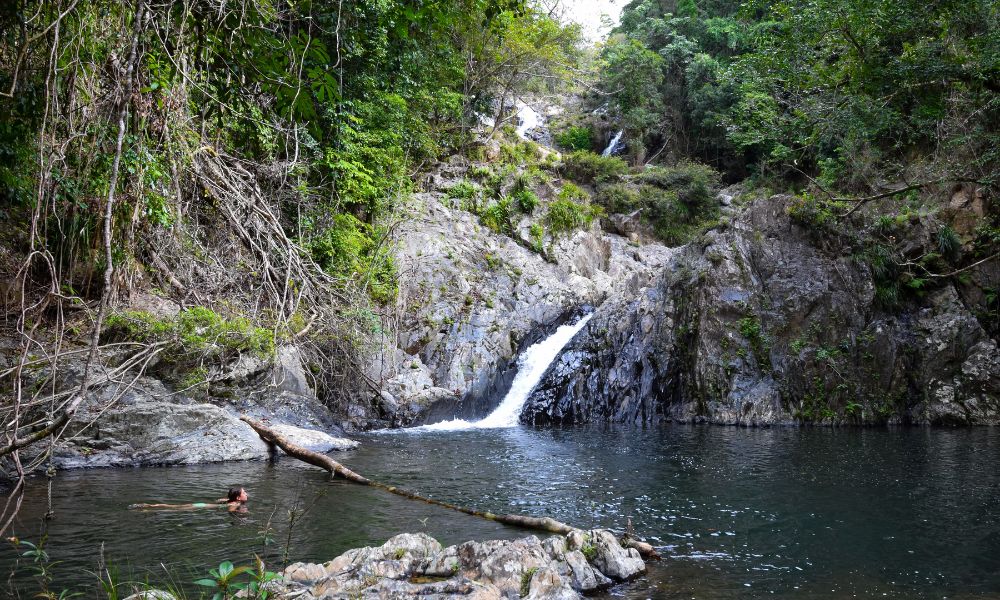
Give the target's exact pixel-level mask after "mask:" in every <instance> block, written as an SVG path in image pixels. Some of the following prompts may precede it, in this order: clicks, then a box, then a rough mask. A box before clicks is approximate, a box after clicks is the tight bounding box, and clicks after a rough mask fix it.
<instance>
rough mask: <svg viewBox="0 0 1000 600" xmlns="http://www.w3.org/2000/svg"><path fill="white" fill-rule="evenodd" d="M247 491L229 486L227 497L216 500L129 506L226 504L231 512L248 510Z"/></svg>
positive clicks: (177, 507) (179, 507)
mask: <svg viewBox="0 0 1000 600" xmlns="http://www.w3.org/2000/svg"><path fill="white" fill-rule="evenodd" d="M249 499H250V498H249V496H247V491H246V490H245V489H243V488H242V487H232V488H229V494H228V495H227V496H226V497H225V498H219V499H218V500H216V501H215V502H194V503H191V504H130V505H129V508H135V509H139V510H146V509H166V510H190V509H195V508H219V507H222V506H225V507H226V509H227V510H229V512H246V503H247V500H249Z"/></svg>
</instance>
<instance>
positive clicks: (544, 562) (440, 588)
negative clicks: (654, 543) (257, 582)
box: [275, 529, 645, 600]
mask: <svg viewBox="0 0 1000 600" xmlns="http://www.w3.org/2000/svg"><path fill="white" fill-rule="evenodd" d="M588 557H589V560H588ZM644 571H645V565H644V564H643V562H642V559H641V558H639V556H638V553H637V552H636V551H635V550H633V549H625V548H622V547H621V545H620V544H619V543H618V540H617V538H616V537H615V536H614V534H612V533H611V532H609V531H607V530H602V529H596V530H593V531H589V532H583V531H574V532H573V533H571V534H570V535H568V536H565V537H559V536H554V537H550V538H548V539H546V540H545V541H540V540H539V539H538V538H537V537H535V536H529V537H526V538H522V539H519V540H491V541H486V542H465V543H464V544H458V545H455V546H449V547H447V548H442V547H441V544H439V543H438V542H437V540H435V539H434V538H432V537H430V536H428V535H426V534H423V533H417V534H401V535H398V536H396V537H393V538H391V539H390V540H388V541H387V542H386V543H385V544H383V545H381V546H378V547H369V548H358V549H355V550H349V551H347V552H345V553H344V554H342V555H340V556H338V557H337V558H335V559H333V560H332V561H330V562H328V563H325V564H322V565H319V564H308V563H295V564H293V565H291V566H289V567H288V568H287V569H285V571H284V578H283V579H282V581H281V582H279V583H278V585H276V586H275V587H276V589H275V591H277V592H278V597H279V598H286V599H288V600H291V599H292V598H301V599H302V600H313V599H317V600H318V599H324V600H334V599H339V598H345V599H346V598H478V599H484V600H485V599H494V598H495V599H501V598H504V599H506V598H522V597H527V598H533V599H535V600H571V599H577V598H581V595H580V594H581V593H585V592H591V591H594V590H597V589H601V588H604V587H607V586H609V585H611V584H612V583H613V582H614V581H624V580H626V579H630V578H632V577H635V576H636V575H638V574H640V573H642V572H644Z"/></svg>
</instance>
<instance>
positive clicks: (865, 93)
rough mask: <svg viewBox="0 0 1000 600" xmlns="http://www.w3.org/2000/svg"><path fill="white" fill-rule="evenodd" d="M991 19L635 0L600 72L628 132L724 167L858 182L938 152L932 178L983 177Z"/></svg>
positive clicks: (797, 0)
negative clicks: (941, 176)
mask: <svg viewBox="0 0 1000 600" xmlns="http://www.w3.org/2000/svg"><path fill="white" fill-rule="evenodd" d="M998 32H1000V11H997V9H996V4H995V3H994V2H992V1H990V0H974V1H971V2H957V1H946V2H930V3H928V2H920V1H918V0H903V1H900V0H876V1H874V2H866V3H858V2H853V1H851V0H754V1H752V2H749V3H740V2H736V1H732V0H705V1H701V2H694V1H688V2H678V3H672V2H659V1H655V0H634V1H633V2H631V3H630V4H629V5H628V6H626V8H625V9H624V13H623V15H622V20H621V26H620V27H619V28H618V30H617V35H615V36H614V37H613V38H612V40H611V42H610V43H609V44H608V45H607V47H606V48H605V50H604V52H603V55H602V60H603V62H604V68H603V71H602V77H603V81H602V85H603V87H604V88H605V89H606V90H608V92H609V93H611V96H612V98H613V106H614V108H615V111H616V112H617V114H618V115H619V117H620V118H621V120H622V122H623V123H624V124H625V125H626V127H627V128H628V131H629V138H630V139H633V140H635V142H633V143H636V144H644V145H645V146H646V147H648V148H651V149H658V148H659V147H661V146H664V145H666V146H667V147H668V148H672V149H674V151H675V152H676V153H677V154H679V155H680V156H689V157H693V158H697V159H700V160H702V161H705V162H708V163H709V164H713V165H715V166H716V167H719V168H723V169H725V170H726V171H727V172H729V174H730V175H732V176H740V175H742V174H744V173H746V172H748V171H756V172H757V173H758V174H770V175H792V174H794V175H797V174H798V173H799V170H802V171H806V172H811V173H813V174H815V175H818V176H820V178H821V179H822V180H823V181H825V182H826V183H827V184H828V185H831V186H832V185H837V186H840V187H842V188H865V187H867V186H869V185H871V182H872V181H873V180H875V179H877V177H875V176H874V173H875V171H876V170H879V171H882V173H883V177H884V173H885V171H889V172H901V171H903V170H904V168H905V167H906V165H905V164H904V163H905V162H911V161H912V160H913V159H914V158H915V157H918V156H921V155H923V156H929V155H930V154H931V153H935V157H934V158H935V161H936V162H938V163H941V164H937V165H935V170H936V171H937V172H938V173H940V174H942V175H943V176H950V177H966V178H968V177H972V178H978V179H988V180H991V181H993V180H995V177H996V173H997V172H998V169H997V168H996V167H997V165H998V164H1000V163H998V159H1000V133H998V131H1000V128H998V127H997V125H998V123H1000V105H998V103H997V101H996V93H997V92H998V91H1000V78H998V76H1000V55H998V53H997V48H998V47H1000V33H998ZM942 153H944V154H942Z"/></svg>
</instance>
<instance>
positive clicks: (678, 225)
mask: <svg viewBox="0 0 1000 600" xmlns="http://www.w3.org/2000/svg"><path fill="white" fill-rule="evenodd" d="M719 185H720V175H719V173H718V172H716V171H715V170H714V169H712V168H711V167H708V166H706V165H703V164H699V163H690V162H683V163H680V164H678V165H675V166H673V167H650V168H647V169H646V170H644V171H643V172H642V173H640V174H639V175H636V176H633V177H631V178H630V179H629V180H628V181H627V183H613V184H605V185H601V186H599V187H598V189H597V201H598V202H599V203H600V204H601V205H602V206H604V207H605V208H606V209H607V210H608V212H612V213H622V214H631V213H633V212H636V211H638V215H639V218H640V219H641V220H642V221H643V222H645V223H647V224H648V225H650V226H651V227H652V229H653V233H654V234H655V235H656V237H657V238H659V239H660V240H661V241H663V242H665V243H667V244H671V245H679V244H684V243H687V242H689V241H691V239H692V238H693V237H694V235H695V234H697V233H698V232H700V231H702V230H703V229H704V228H705V227H708V226H710V225H714V224H716V222H717V219H718V214H719V205H718V201H717V200H716V197H715V196H716V193H717V192H718V189H719Z"/></svg>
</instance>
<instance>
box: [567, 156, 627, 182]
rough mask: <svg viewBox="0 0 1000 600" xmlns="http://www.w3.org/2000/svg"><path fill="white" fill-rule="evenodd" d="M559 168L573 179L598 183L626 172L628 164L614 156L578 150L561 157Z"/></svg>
mask: <svg viewBox="0 0 1000 600" xmlns="http://www.w3.org/2000/svg"><path fill="white" fill-rule="evenodd" d="M559 170H560V172H561V173H562V174H563V175H565V176H566V177H569V178H570V179H572V180H574V181H579V182H582V183H600V182H604V181H612V180H615V179H618V178H620V177H622V176H623V175H625V174H626V173H628V164H626V163H625V161H624V160H622V159H620V158H618V157H616V156H601V155H600V154H595V153H593V152H588V151H586V150H580V151H577V152H573V153H572V154H568V155H566V156H565V157H563V161H562V166H561V167H560V168H559Z"/></svg>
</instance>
